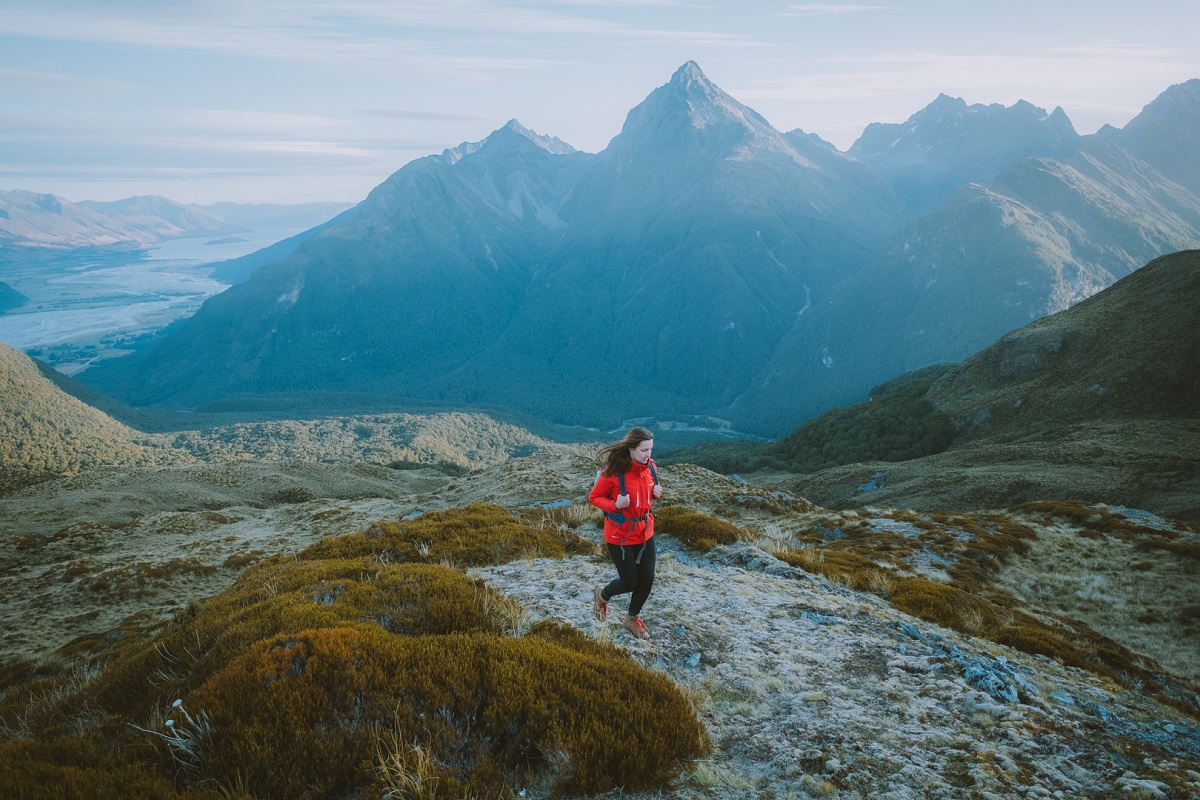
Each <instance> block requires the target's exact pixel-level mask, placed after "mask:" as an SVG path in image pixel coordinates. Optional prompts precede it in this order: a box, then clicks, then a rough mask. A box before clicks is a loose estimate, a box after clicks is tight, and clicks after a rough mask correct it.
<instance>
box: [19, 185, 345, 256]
mask: <svg viewBox="0 0 1200 800" xmlns="http://www.w3.org/2000/svg"><path fill="white" fill-rule="evenodd" d="M348 206H349V204H348V203H300V204H295V205H281V204H255V203H215V204H212V205H208V206H202V205H196V204H193V203H177V202H175V201H174V200H169V199H167V198H165V197H158V196H155V195H148V196H142V197H129V198H126V199H124V200H115V201H111V202H98V201H93V200H84V201H81V202H78V203H74V202H71V201H70V200H67V199H65V198H62V197H59V196H57V195H53V194H39V193H36V192H29V191H25V190H21V189H17V190H13V191H0V248H4V249H15V250H18V251H20V250H56V251H62V250H71V249H78V248H101V249H125V250H137V249H142V248H146V247H149V246H151V245H153V244H156V243H158V242H162V241H166V240H168V239H178V238H184V237H199V236H228V235H230V234H236V233H245V232H247V231H250V230H253V229H261V228H273V227H279V228H296V227H311V226H315V225H319V224H321V223H323V222H325V221H326V220H328V219H329V218H331V217H333V216H335V215H336V214H338V213H339V212H341V211H343V210H345V209H346V208H347V207H348Z"/></svg>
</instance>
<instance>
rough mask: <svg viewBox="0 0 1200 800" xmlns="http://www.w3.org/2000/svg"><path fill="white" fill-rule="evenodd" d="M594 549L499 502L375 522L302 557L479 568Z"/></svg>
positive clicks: (316, 546)
mask: <svg viewBox="0 0 1200 800" xmlns="http://www.w3.org/2000/svg"><path fill="white" fill-rule="evenodd" d="M592 550H593V547H592V545H591V543H589V542H588V541H587V540H585V539H581V538H580V537H578V536H576V535H575V534H573V533H569V532H565V531H561V530H557V529H546V528H536V527H533V526H531V525H529V524H527V523H525V522H524V521H523V520H521V519H519V518H518V517H515V516H513V515H512V514H510V513H509V512H508V511H507V510H505V509H504V508H501V507H500V506H494V505H488V504H484V503H474V504H472V505H469V506H465V507H463V508H452V509H448V510H446V511H434V512H430V513H427V514H422V515H421V516H419V517H416V518H415V519H411V520H403V521H400V522H390V521H388V522H376V523H374V524H372V525H371V526H370V527H369V528H367V529H366V530H365V531H361V532H359V533H352V534H348V535H344V536H338V537H335V538H331V539H322V540H321V541H319V542H317V543H316V544H314V545H312V546H311V547H309V548H308V549H306V550H304V551H303V552H302V553H300V558H358V557H362V556H371V557H374V558H376V559H378V560H380V561H382V562H384V563H391V562H426V563H435V564H436V563H446V564H451V565H453V566H455V567H459V568H464V567H481V566H488V565H493V564H503V563H506V562H508V561H516V560H519V559H524V558H563V557H565V556H567V555H574V554H579V553H590V552H592Z"/></svg>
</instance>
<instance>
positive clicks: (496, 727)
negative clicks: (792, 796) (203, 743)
mask: <svg viewBox="0 0 1200 800" xmlns="http://www.w3.org/2000/svg"><path fill="white" fill-rule="evenodd" d="M186 701H187V705H188V706H189V707H191V708H194V709H204V711H205V713H206V714H207V716H208V719H209V720H210V721H211V725H212V730H213V735H212V736H211V738H210V739H209V742H208V750H207V752H206V753H205V757H204V766H203V771H204V775H205V777H206V778H207V779H210V780H216V781H219V782H222V783H229V782H230V781H233V780H235V779H237V778H238V777H239V776H240V778H241V779H242V780H244V781H245V784H246V785H247V786H248V787H250V788H251V789H252V790H254V791H256V792H259V793H261V794H262V796H264V797H266V796H269V797H278V798H293V797H302V796H303V797H309V796H346V795H348V794H351V793H359V792H363V791H367V790H369V789H371V788H372V787H373V791H374V792H375V793H380V783H381V781H383V780H384V776H383V775H381V774H380V772H379V771H378V770H377V769H376V768H375V767H374V766H373V760H375V759H377V758H378V757H379V753H380V742H381V741H385V742H386V741H389V740H390V741H392V742H393V743H405V744H407V745H408V746H409V747H410V748H412V749H411V750H410V752H419V753H423V754H426V755H427V759H426V760H425V764H424V767H423V769H424V770H425V777H424V780H425V781H426V782H427V784H428V789H429V792H428V793H427V794H425V795H423V796H427V797H438V798H442V797H444V798H459V797H464V796H476V797H505V796H509V795H510V792H513V791H515V790H517V789H519V788H521V787H526V786H529V785H531V784H539V785H544V786H546V787H547V788H549V789H551V790H552V791H554V792H556V793H567V794H579V793H597V792H605V791H610V790H612V789H615V788H617V787H623V788H624V789H625V790H626V791H653V790H657V789H662V788H664V787H667V786H669V785H670V784H671V783H672V781H673V780H674V779H675V777H676V776H677V775H678V773H679V770H680V767H681V763H682V762H683V761H684V760H686V759H692V758H696V757H698V756H700V755H703V754H704V753H705V752H707V750H708V749H709V744H708V742H707V739H706V735H705V732H704V729H703V727H702V726H701V724H700V723H699V722H698V721H697V720H696V718H695V716H694V714H693V712H692V710H691V707H690V705H689V704H688V702H687V700H686V698H684V696H683V695H682V694H681V693H680V692H679V690H678V689H677V688H676V687H675V686H674V685H673V684H672V683H671V682H670V681H669V680H667V679H666V678H665V677H663V676H661V675H658V674H656V673H653V672H651V671H649V670H645V669H643V668H641V667H640V666H637V665H636V664H634V663H633V662H632V661H631V660H628V659H623V658H612V657H610V654H609V652H607V651H606V652H604V653H602V654H589V653H585V652H581V651H580V650H578V649H573V648H569V647H563V646H560V645H558V644H555V643H554V642H552V641H550V640H548V639H547V638H545V637H544V636H530V637H523V638H513V637H498V636H493V635H486V634H455V635H447V636H420V637H400V636H392V635H389V634H387V633H385V632H383V631H382V630H379V629H375V630H368V629H348V628H333V629H324V630H312V631H304V632H301V633H299V634H294V635H282V636H278V637H275V638H273V639H270V640H266V641H263V642H260V643H258V644H257V645H255V646H254V647H253V648H251V650H250V651H249V652H247V653H246V654H245V655H244V656H243V657H241V658H239V659H237V660H236V661H234V662H233V663H231V664H230V665H229V666H228V667H226V668H225V669H224V670H222V671H221V672H220V673H218V674H216V675H214V676H213V677H212V678H211V679H210V680H209V681H207V682H206V683H205V684H204V685H203V686H201V687H200V688H198V689H197V690H196V691H195V692H193V693H191V694H190V695H189V696H188V697H187V698H186ZM617 710H619V713H616V712H617ZM280 764H288V765H289V767H290V768H289V769H288V770H286V771H281V770H280V769H279V765H280Z"/></svg>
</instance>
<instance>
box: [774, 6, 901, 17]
mask: <svg viewBox="0 0 1200 800" xmlns="http://www.w3.org/2000/svg"><path fill="white" fill-rule="evenodd" d="M901 10H902V9H901V7H900V6H856V5H851V4H849V3H803V4H800V5H793V6H788V8H787V10H786V11H781V12H779V16H781V17H831V16H838V15H841V14H859V13H862V12H864V11H901Z"/></svg>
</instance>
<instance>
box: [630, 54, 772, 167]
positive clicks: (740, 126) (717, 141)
mask: <svg viewBox="0 0 1200 800" xmlns="http://www.w3.org/2000/svg"><path fill="white" fill-rule="evenodd" d="M633 142H642V143H645V144H647V145H650V146H652V147H653V148H654V149H656V150H657V149H661V148H663V147H664V146H665V147H668V148H681V147H684V146H685V143H687V142H690V143H691V144H692V145H694V146H699V147H700V148H701V149H703V150H706V151H711V152H712V153H713V154H717V153H724V154H729V153H731V152H732V151H733V150H735V149H737V148H739V147H747V146H752V145H758V146H762V145H764V144H766V145H767V146H773V147H774V148H776V149H784V150H787V149H789V148H788V147H787V145H786V143H784V142H783V138H782V136H781V134H780V133H779V132H778V131H776V130H775V129H774V128H772V127H771V125H770V123H768V122H767V121H766V120H765V119H763V118H762V117H761V116H759V114H758V113H757V112H756V111H754V110H753V109H752V108H750V107H748V106H745V105H742V104H741V103H739V102H738V101H737V100H735V99H734V98H733V97H731V96H730V95H728V94H726V93H725V92H724V90H722V89H721V88H720V87H719V86H717V85H716V84H715V83H713V82H712V81H710V80H709V79H708V77H707V76H706V75H705V74H704V71H703V70H701V69H700V66H699V65H698V64H697V63H696V62H695V61H688V62H687V63H685V64H684V65H683V66H681V67H680V68H679V69H677V70H676V71H675V74H674V75H672V76H671V80H670V81H668V82H667V83H666V84H664V85H662V86H660V87H658V88H657V89H655V90H654V91H653V92H651V93H650V95H649V96H648V97H647V98H646V99H645V100H643V101H642V102H641V104H639V105H638V106H637V107H635V108H634V109H633V110H632V111H630V112H629V115H628V116H627V117H626V118H625V126H624V127H623V128H622V129H621V133H620V135H619V136H617V137H616V138H615V139H614V140H613V144H614V145H617V146H618V147H620V146H621V145H629V144H630V143H633Z"/></svg>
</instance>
